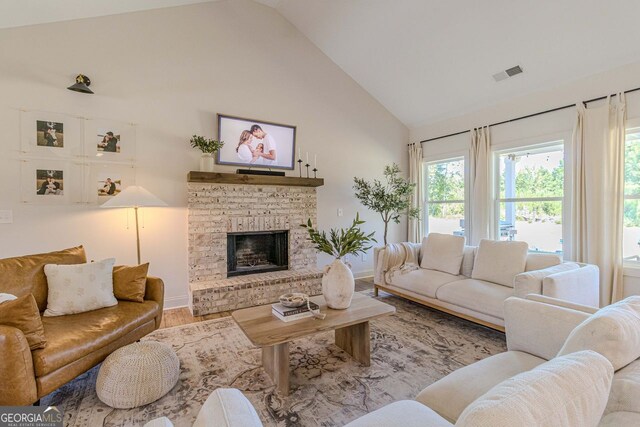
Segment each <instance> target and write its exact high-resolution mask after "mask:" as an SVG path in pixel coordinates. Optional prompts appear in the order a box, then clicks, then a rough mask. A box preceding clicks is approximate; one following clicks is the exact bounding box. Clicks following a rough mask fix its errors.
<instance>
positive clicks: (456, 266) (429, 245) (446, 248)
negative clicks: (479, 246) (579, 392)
mask: <svg viewBox="0 0 640 427" xmlns="http://www.w3.org/2000/svg"><path fill="white" fill-rule="evenodd" d="M420 253H421V255H422V261H420V267H422V268H428V269H431V270H437V271H442V272H443V273H449V274H458V273H459V272H460V266H461V265H462V256H463V253H464V237H462V236H454V235H453V234H440V233H429V235H428V236H427V237H425V238H424V239H422V248H421V249H420Z"/></svg>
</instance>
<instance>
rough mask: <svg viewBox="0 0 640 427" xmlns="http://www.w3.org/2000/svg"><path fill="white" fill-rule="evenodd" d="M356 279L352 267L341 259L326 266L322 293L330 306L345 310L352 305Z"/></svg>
mask: <svg viewBox="0 0 640 427" xmlns="http://www.w3.org/2000/svg"><path fill="white" fill-rule="evenodd" d="M354 291H355V281H354V280H353V273H352V272H351V268H349V266H348V265H347V264H345V263H344V262H342V260H341V259H336V260H334V261H333V262H332V263H331V264H329V265H327V266H325V268H324V275H323V276H322V294H323V295H324V299H325V301H326V302H327V306H329V308H333V309H337V310H344V309H345V308H349V306H350V305H351V298H353V293H354Z"/></svg>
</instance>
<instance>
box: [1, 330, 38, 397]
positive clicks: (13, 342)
mask: <svg viewBox="0 0 640 427" xmlns="http://www.w3.org/2000/svg"><path fill="white" fill-rule="evenodd" d="M0 354H1V355H2V357H0V378H2V381H0V406H23V405H31V404H32V403H34V402H35V401H37V400H38V388H37V386H36V378H35V375H34V373H33V359H32V358H31V349H29V343H27V339H26V338H25V336H24V334H23V333H22V331H21V330H20V329H18V328H14V327H12V326H6V325H0Z"/></svg>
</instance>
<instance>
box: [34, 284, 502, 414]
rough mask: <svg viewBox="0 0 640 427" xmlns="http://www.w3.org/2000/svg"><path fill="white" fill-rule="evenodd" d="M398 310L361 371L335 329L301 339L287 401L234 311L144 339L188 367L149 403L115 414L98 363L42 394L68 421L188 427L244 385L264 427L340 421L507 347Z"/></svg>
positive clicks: (452, 320)
mask: <svg viewBox="0 0 640 427" xmlns="http://www.w3.org/2000/svg"><path fill="white" fill-rule="evenodd" d="M380 299H381V300H382V301H384V302H386V303H389V304H392V305H394V306H395V307H396V309H397V312H396V314H394V315H391V316H387V317H384V318H380V319H377V320H374V321H372V322H371V340H372V342H371V366H370V367H363V366H361V365H360V364H358V362H355V361H353V360H352V359H351V357H350V356H349V355H348V354H347V353H345V352H344V351H342V350H341V349H340V348H339V347H337V346H335V345H334V344H333V333H332V332H328V333H321V334H318V335H315V336H312V337H309V338H306V339H299V340H297V341H294V342H293V343H292V344H291V346H290V351H291V389H292V392H291V394H290V395H289V396H288V397H281V396H280V395H279V394H278V393H276V392H275V391H274V386H273V384H272V382H271V380H270V379H269V377H268V376H267V375H266V373H265V372H264V371H263V369H262V367H261V352H260V350H259V349H257V348H254V347H253V346H252V345H251V343H250V342H249V340H248V339H247V338H246V337H245V336H244V334H243V333H242V331H241V330H240V329H239V328H238V327H237V326H236V324H235V323H234V321H233V319H231V318H229V317H227V318H222V319H216V320H210V321H206V322H200V323H194V324H190V325H186V326H180V327H175V328H169V329H161V330H157V331H155V332H153V333H152V334H150V335H148V336H147V337H146V338H144V339H145V340H156V341H162V342H164V343H168V344H170V345H171V346H173V348H174V349H175V351H176V353H177V354H178V357H179V359H180V364H181V374H180V379H179V381H178V383H177V384H176V386H175V387H174V388H173V389H172V390H171V391H170V392H169V394H167V395H166V396H164V397H163V398H161V399H160V400H158V401H156V402H154V403H151V404H149V405H146V406H143V407H140V408H135V409H130V410H117V409H113V408H111V407H109V406H107V405H105V404H103V403H102V402H101V401H100V400H99V399H98V397H97V395H96V393H95V383H96V377H97V375H98V369H99V366H97V367H95V368H94V369H92V370H90V371H89V372H87V373H85V374H83V375H81V376H80V377H78V378H76V379H75V380H73V381H72V382H70V383H68V384H67V385H65V386H63V387H61V388H60V389H58V390H57V391H55V392H53V393H51V394H50V395H48V396H47V397H45V398H43V399H42V404H43V405H56V406H58V407H62V408H63V409H64V415H65V425H67V426H71V427H80V426H82V427H84V426H141V425H144V424H145V423H146V422H148V421H150V420H152V419H154V418H157V417H161V416H166V417H168V418H169V419H170V420H171V421H172V422H173V423H174V425H175V426H176V427H182V426H191V424H192V423H193V422H194V420H195V418H196V416H197V414H198V411H199V410H200V407H201V406H202V403H203V402H204V401H205V400H206V398H207V397H208V396H209V394H210V393H211V392H212V391H213V390H215V389H216V388H218V387H234V388H238V389H240V390H242V391H243V392H244V394H245V395H246V396H247V397H248V398H249V400H251V402H252V403H253V405H254V406H255V408H256V410H257V411H258V414H259V415H260V418H261V419H262V421H263V423H264V425H265V426H279V427H280V426H287V427H294V426H323V427H329V426H343V425H344V424H346V423H348V422H349V421H352V420H354V419H355V418H358V417H360V416H362V415H364V414H366V413H368V412H371V411H373V410H375V409H377V408H380V407H382V406H384V405H386V404H388V403H391V402H393V401H396V400H400V399H411V398H414V397H415V396H416V395H417V394H418V393H419V392H420V390H422V389H423V388H424V387H426V386H427V385H429V384H431V383H433V382H434V381H436V380H438V379H440V378H442V377H443V376H445V375H446V374H448V373H449V372H451V371H454V370H456V369H458V368H460V367H462V366H466V365H469V364H470V363H473V362H475V361H477V360H480V359H484V358H485V357H487V356H490V355H492V354H496V353H500V352H502V351H505V349H506V345H505V338H504V335H503V334H501V333H499V332H496V331H493V330H490V329H487V328H484V327H482V326H478V325H475V324H473V323H470V322H467V321H464V320H461V319H458V318H456V317H452V316H449V315H447V314H444V313H440V312H438V311H435V310H431V309H428V308H426V307H422V306H419V305H417V304H414V303H411V302H408V301H405V300H402V299H400V298H396V297H392V296H384V297H380Z"/></svg>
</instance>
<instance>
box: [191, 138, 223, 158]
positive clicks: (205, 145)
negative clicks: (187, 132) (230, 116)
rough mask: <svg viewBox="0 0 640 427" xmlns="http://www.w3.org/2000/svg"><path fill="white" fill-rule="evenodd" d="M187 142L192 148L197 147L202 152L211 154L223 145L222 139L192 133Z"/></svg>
mask: <svg viewBox="0 0 640 427" xmlns="http://www.w3.org/2000/svg"><path fill="white" fill-rule="evenodd" d="M189 142H190V143H191V147H192V148H197V149H199V150H200V151H202V153H203V154H213V153H215V152H216V151H218V150H220V149H221V148H222V146H223V145H224V141H218V140H215V139H209V138H205V137H204V136H199V135H193V136H192V137H191V140H190V141H189Z"/></svg>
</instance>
